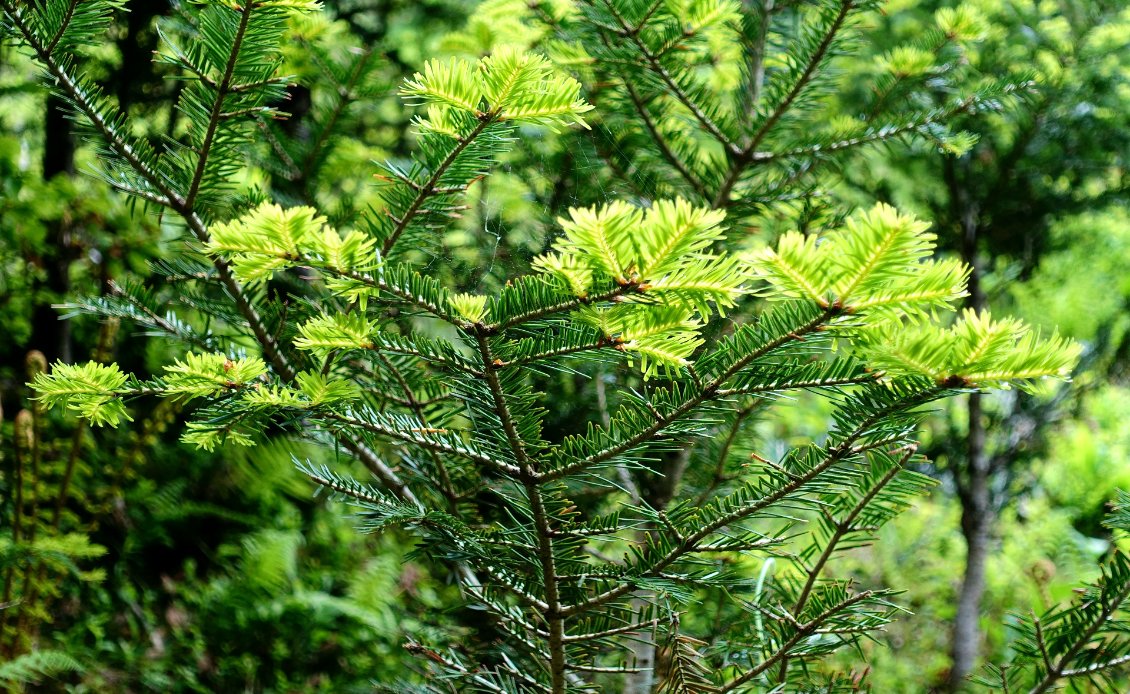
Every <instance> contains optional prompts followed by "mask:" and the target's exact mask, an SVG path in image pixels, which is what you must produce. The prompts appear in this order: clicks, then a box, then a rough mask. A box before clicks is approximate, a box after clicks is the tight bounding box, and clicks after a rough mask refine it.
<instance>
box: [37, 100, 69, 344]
mask: <svg viewBox="0 0 1130 694" xmlns="http://www.w3.org/2000/svg"><path fill="white" fill-rule="evenodd" d="M43 124H44V128H43V180H45V181H49V180H51V179H52V178H54V177H55V176H59V175H64V176H72V175H74V172H75V143H74V137H73V136H72V134H71V122H70V121H69V120H67V115H66V109H65V106H64V105H63V102H62V101H61V100H60V99H59V98H57V97H55V96H54V95H48V97H47V101H46V104H45V106H44V115H43ZM69 227H70V224H69V221H68V220H67V219H66V218H65V217H64V218H63V219H60V220H58V221H57V222H55V223H54V224H52V225H51V227H50V228H49V229H48V230H47V243H46V244H45V249H46V252H45V253H44V255H43V270H44V272H45V273H46V277H45V278H44V279H43V280H41V281H40V282H37V286H36V287H35V291H36V293H37V294H40V295H42V293H43V292H46V293H47V296H48V298H47V299H46V300H44V301H43V302H42V303H40V304H39V305H38V306H36V307H35V312H34V313H33V315H32V329H31V339H30V341H29V344H28V345H27V348H28V349H38V350H39V351H41V352H43V354H44V355H45V356H46V357H47V360H48V361H49V362H53V361H55V360H56V359H62V360H63V361H68V362H69V361H71V360H72V359H73V358H74V355H73V354H72V349H71V328H70V324H69V323H68V322H67V321H62V320H59V313H58V312H57V311H56V310H55V309H53V308H52V307H51V304H53V303H55V302H56V301H58V300H59V299H60V298H61V297H63V296H65V295H66V294H67V292H68V291H69V290H70V286H71V277H70V269H71V262H72V261H73V260H74V258H73V257H72V256H73V253H74V251H73V248H74V244H72V243H71V238H70V228H69Z"/></svg>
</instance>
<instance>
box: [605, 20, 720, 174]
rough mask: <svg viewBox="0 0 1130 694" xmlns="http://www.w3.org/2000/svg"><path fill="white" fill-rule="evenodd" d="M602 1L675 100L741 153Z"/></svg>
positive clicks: (712, 133)
mask: <svg viewBox="0 0 1130 694" xmlns="http://www.w3.org/2000/svg"><path fill="white" fill-rule="evenodd" d="M585 1H586V2H587V3H588V4H589V5H592V4H594V3H595V1H596V0H585ZM602 1H603V2H604V4H605V6H607V8H608V11H609V13H610V14H612V16H613V17H615V18H616V21H617V22H618V23H619V25H620V28H619V30H618V31H616V32H615V33H616V34H617V35H619V36H622V37H625V38H628V39H630V40H631V42H632V43H633V44H634V45H635V46H636V48H637V49H638V50H639V52H640V55H642V56H643V57H644V60H645V61H647V64H648V67H649V68H650V69H651V71H652V72H654V73H655V74H656V75H657V76H658V77H659V78H660V79H661V80H662V81H663V83H664V84H665V85H666V86H667V88H668V89H669V90H670V91H671V94H672V95H673V96H674V97H675V99H677V100H678V102H679V103H681V104H682V105H683V106H685V107H686V109H687V110H688V111H690V112H691V115H693V116H694V118H695V120H697V121H698V122H699V124H700V125H702V127H703V129H705V130H706V132H707V133H709V134H710V136H711V137H713V138H714V139H715V140H717V141H718V142H719V143H720V144H721V145H722V146H723V147H724V148H725V149H726V151H727V152H729V153H731V154H735V155H736V154H738V153H740V152H741V148H740V147H739V146H738V144H737V143H735V142H734V141H733V140H731V139H730V137H729V136H728V135H726V133H724V132H722V129H721V128H719V127H718V124H717V123H715V122H714V121H713V119H711V118H710V116H708V115H707V114H706V112H705V111H703V110H702V108H701V107H700V106H699V105H698V104H697V103H695V101H694V99H692V98H691V97H690V95H689V94H687V93H686V91H685V90H684V89H683V88H682V86H680V85H679V83H678V82H677V81H676V80H675V78H674V77H673V76H672V75H671V73H670V72H669V71H668V70H667V68H666V67H664V66H663V63H662V62H660V60H659V56H657V55H656V54H654V53H653V52H652V51H651V50H650V49H649V48H648V47H647V44H645V43H644V42H643V41H642V40H641V39H640V36H639V29H638V28H637V29H633V28H632V27H631V26H630V25H629V24H628V23H627V21H626V20H625V19H624V17H623V15H622V14H620V12H619V11H617V9H616V6H615V4H614V3H613V2H612V1H611V0H602ZM641 28H642V24H641Z"/></svg>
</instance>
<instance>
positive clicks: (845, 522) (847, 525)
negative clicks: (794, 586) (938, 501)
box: [777, 446, 917, 682]
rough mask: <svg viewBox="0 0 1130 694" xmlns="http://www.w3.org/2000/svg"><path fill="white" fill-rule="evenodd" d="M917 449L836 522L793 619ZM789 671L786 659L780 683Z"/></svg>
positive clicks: (810, 572) (911, 448)
mask: <svg viewBox="0 0 1130 694" xmlns="http://www.w3.org/2000/svg"><path fill="white" fill-rule="evenodd" d="M916 450H917V446H907V450H906V453H905V454H903V456H902V458H901V459H900V460H899V462H898V464H897V465H895V466H893V467H892V468H891V469H890V470H888V471H887V473H886V474H884V475H883V476H882V477H881V478H879V480H878V481H877V482H876V483H875V485H874V486H873V487H871V489H869V490H867V493H866V494H864V495H863V496H862V497H860V499H859V501H857V502H856V503H855V506H853V507H852V509H851V511H849V512H848V514H847V515H846V516H844V517H843V518H841V519H840V520H839V521H836V523H835V530H834V531H833V532H832V536H831V537H830V538H828V541H827V544H825V546H824V551H823V552H821V553H820V556H819V557H818V558H817V559H816V561H815V562H814V563H813V564H812V566H811V567H809V569H808V571H807V572H806V573H807V578H806V580H805V582H804V587H803V588H801V591H800V595H798V596H797V599H796V602H795V603H793V608H792V609H791V610H789V611H790V612H791V613H792V615H793V616H794V617H796V618H797V619H799V618H800V615H801V614H802V613H803V612H804V608H805V607H806V606H807V605H808V599H809V597H811V596H812V590H813V588H815V587H816V581H817V579H819V578H820V574H821V573H823V572H824V567H825V566H826V565H827V564H828V560H829V559H831V558H832V554H834V553H835V551H836V548H837V547H838V546H839V544H840V540H842V539H843V538H844V537H846V536H847V535H848V534H850V533H851V532H853V531H855V530H856V528H855V527H854V524H855V520H856V519H857V518H859V514H861V513H863V511H864V510H865V509H866V508H867V507H868V506H870V505H871V502H872V501H873V500H874V499H875V497H876V495H878V494H879V492H880V491H882V490H883V488H884V487H886V486H887V485H888V484H890V483H891V481H892V480H894V478H895V477H897V476H898V474H899V473H900V472H902V470H903V466H905V465H906V463H907V462H908V461H909V460H910V458H911V457H912V456H913V455H914V452H915V451H916ZM788 672H789V659H788V657H785V658H783V659H782V660H781V669H780V672H778V674H777V681H778V682H784V681H785V678H786V676H787V675H788Z"/></svg>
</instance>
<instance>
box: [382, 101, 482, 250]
mask: <svg viewBox="0 0 1130 694" xmlns="http://www.w3.org/2000/svg"><path fill="white" fill-rule="evenodd" d="M494 122H495V114H484V115H483V116H481V117H480V118H479V122H478V124H476V125H475V127H474V129H473V130H471V132H469V133H467V134H466V135H464V136H463V137H462V138H460V139H459V141H458V142H457V143H456V145H455V147H454V148H452V150H451V151H450V152H448V153H447V156H446V157H444V159H443V161H441V162H440V163H439V165H438V166H436V169H435V171H433V172H432V175H431V176H430V177H428V180H427V181H426V182H425V183H424V185H423V186H422V187H421V188H420V190H419V191H418V192H417V193H416V197H415V198H413V199H412V202H411V203H410V204H409V205H408V209H407V210H405V212H404V214H403V216H401V217H400V218H398V219H397V220H396V226H395V227H393V230H392V232H391V233H390V234H389V235H388V238H386V239H385V240H384V243H383V244H381V256H382V257H385V258H387V257H388V254H389V252H390V251H392V249H393V246H395V245H396V241H397V239H399V238H400V235H401V234H403V233H404V230H405V229H407V228H408V225H409V224H410V223H411V222H412V220H413V219H414V218H415V216H416V213H417V212H419V211H420V208H421V207H423V205H424V203H425V202H426V201H427V199H428V198H429V197H431V195H432V193H433V192H434V190H435V188H436V186H437V185H439V181H440V179H441V178H443V175H444V174H445V173H447V170H448V169H449V168H451V165H452V164H454V163H455V160H456V159H458V158H459V155H460V154H462V153H463V150H465V149H467V147H468V145H470V144H471V143H472V142H474V140H475V138H476V137H478V136H479V135H480V134H482V132H483V131H484V130H486V128H487V126H488V125H490V124H492V123H494Z"/></svg>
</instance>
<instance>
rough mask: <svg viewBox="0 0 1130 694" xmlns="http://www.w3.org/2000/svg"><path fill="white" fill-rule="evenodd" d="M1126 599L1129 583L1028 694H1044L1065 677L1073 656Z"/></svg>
mask: <svg viewBox="0 0 1130 694" xmlns="http://www.w3.org/2000/svg"><path fill="white" fill-rule="evenodd" d="M1127 598H1130V583H1127V584H1126V585H1125V586H1124V587H1123V588H1122V590H1121V591H1119V592H1118V593H1117V594H1116V595H1115V596H1114V599H1113V600H1111V601H1110V602H1109V603H1108V604H1106V605H1104V606H1103V610H1102V612H1101V613H1099V615H1098V617H1097V618H1096V619H1095V621H1094V622H1093V623H1092V624H1091V625H1090V626H1089V627H1087V628H1086V629H1085V630H1084V631H1083V633H1082V634H1080V635H1079V637H1078V638H1077V639H1075V643H1073V644H1071V648H1068V649H1067V652H1065V653H1064V654H1063V655H1062V656H1060V657H1059V660H1057V661H1056V663H1055V667H1052V668H1051V669H1050V670H1048V672H1047V674H1046V675H1045V676H1044V678H1043V679H1042V680H1040V682H1039V683H1038V684H1036V686H1035V687H1032V688H1031V689H1029V690H1028V694H1041V692H1046V691H1047V690H1048V689H1050V688H1051V687H1052V685H1054V684H1055V683H1056V682H1058V681H1059V680H1060V679H1061V678H1062V677H1065V676H1066V673H1067V672H1068V668H1067V664H1068V663H1070V662H1071V660H1072V659H1073V658H1074V657H1075V656H1077V655H1079V652H1080V651H1082V650H1083V647H1084V646H1086V645H1087V644H1088V643H1090V642H1091V639H1092V638H1093V637H1094V635H1095V634H1097V633H1098V631H1099V629H1102V627H1103V625H1104V624H1106V622H1107V620H1108V619H1110V617H1111V615H1113V614H1114V613H1115V612H1116V611H1117V610H1118V608H1119V607H1121V605H1122V603H1124V602H1126V599H1127Z"/></svg>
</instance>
